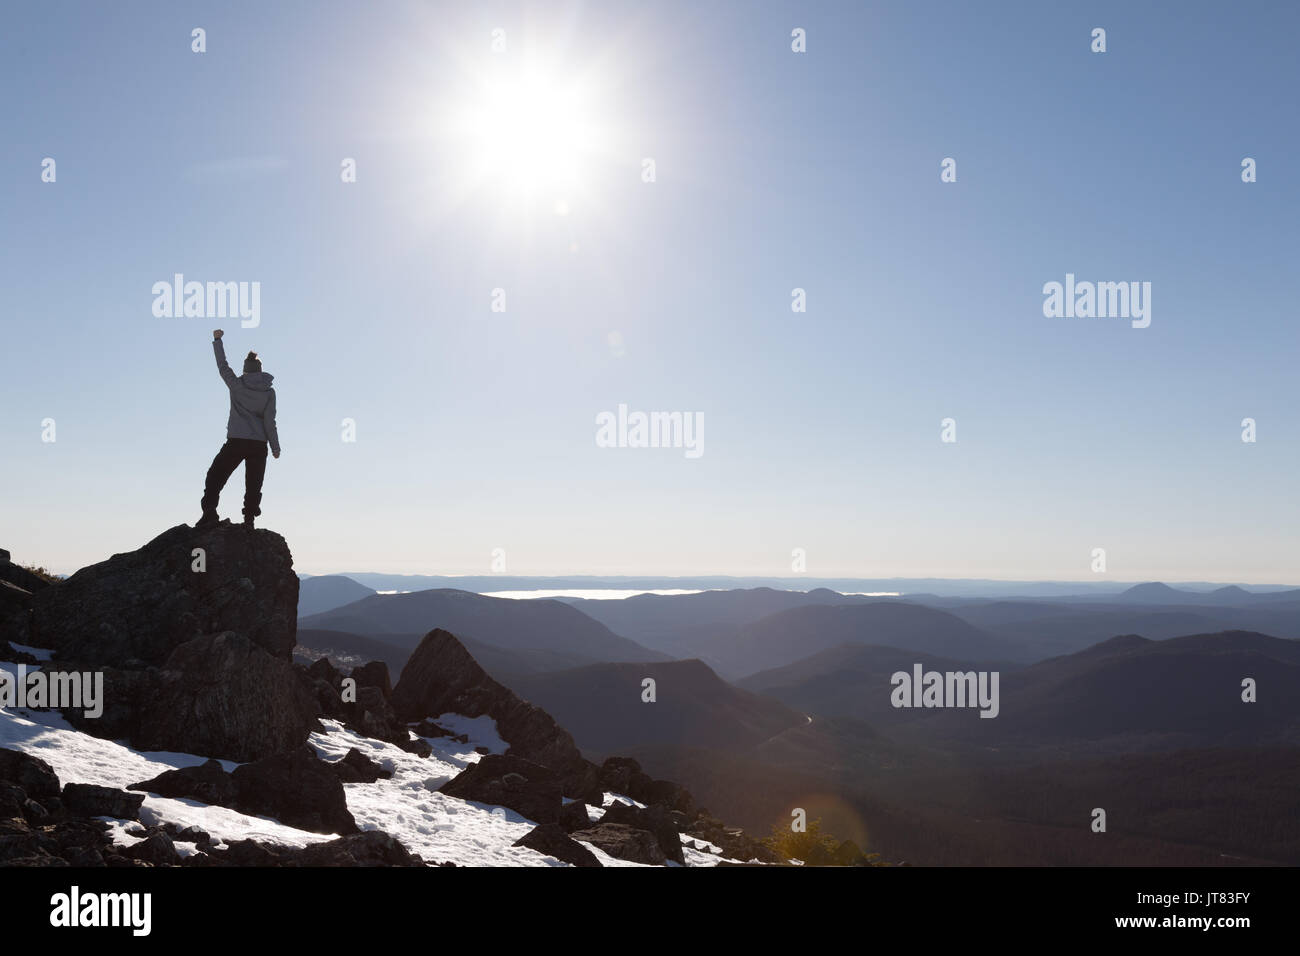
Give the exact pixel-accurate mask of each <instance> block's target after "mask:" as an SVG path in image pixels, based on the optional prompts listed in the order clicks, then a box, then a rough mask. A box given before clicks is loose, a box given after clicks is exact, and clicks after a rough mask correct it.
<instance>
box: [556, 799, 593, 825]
mask: <svg viewBox="0 0 1300 956" xmlns="http://www.w3.org/2000/svg"><path fill="white" fill-rule="evenodd" d="M560 826H561V827H562V828H563V829H564V832H565V833H572V832H573V831H574V830H585V829H587V827H589V826H591V814H590V813H588V812H587V805H586V804H585V803H583V802H582V801H581V800H571V801H570V802H568V803H566V804H565V805H564V806H562V807H561V808H560Z"/></svg>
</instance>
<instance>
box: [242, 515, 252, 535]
mask: <svg viewBox="0 0 1300 956" xmlns="http://www.w3.org/2000/svg"><path fill="white" fill-rule="evenodd" d="M244 527H245V528H247V529H248V530H249V531H252V530H253V516H252V515H244Z"/></svg>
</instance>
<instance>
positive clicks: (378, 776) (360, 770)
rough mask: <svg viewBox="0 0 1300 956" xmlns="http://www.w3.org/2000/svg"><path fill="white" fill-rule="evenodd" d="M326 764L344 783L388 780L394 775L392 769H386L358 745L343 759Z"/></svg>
mask: <svg viewBox="0 0 1300 956" xmlns="http://www.w3.org/2000/svg"><path fill="white" fill-rule="evenodd" d="M325 766H327V767H329V768H330V769H331V770H332V771H334V774H335V775H336V776H337V777H338V778H339V781H340V782H342V783H374V782H375V781H376V780H387V779H388V778H389V777H391V776H392V775H393V772H392V771H391V770H385V769H384V768H383V767H381V766H379V764H377V763H375V762H374V761H373V760H371V759H370V758H369V757H367V756H366V755H365V754H363V753H362V752H361V751H360V750H358V749H357V748H356V747H353V748H352V749H351V750H349V751H348V753H347V756H345V757H344V758H343V759H342V760H336V761H334V762H332V763H326V764H325Z"/></svg>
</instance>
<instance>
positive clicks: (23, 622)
mask: <svg viewBox="0 0 1300 956" xmlns="http://www.w3.org/2000/svg"><path fill="white" fill-rule="evenodd" d="M31 614H32V595H31V592H30V591H26V590H24V589H23V588H20V587H18V586H17V585H16V584H10V583H9V582H8V581H0V634H3V635H4V640H2V641H0V660H6V661H12V662H13V663H15V664H30V663H31V661H24V660H20V659H19V658H18V657H16V656H14V655H16V654H18V653H19V652H18V651H15V650H14V649H13V648H11V647H9V642H10V641H15V642H17V643H19V644H30V643H31V634H30V631H31V627H30V620H31Z"/></svg>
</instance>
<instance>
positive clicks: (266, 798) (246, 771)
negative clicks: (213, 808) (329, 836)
mask: <svg viewBox="0 0 1300 956" xmlns="http://www.w3.org/2000/svg"><path fill="white" fill-rule="evenodd" d="M230 776H231V779H232V780H234V783H235V799H236V802H237V806H236V809H237V810H241V811H243V812H244V813H254V814H260V815H263V816H268V817H274V818H275V819H277V820H279V821H280V822H281V823H283V824H285V825H286V826H291V827H297V828H298V829H300V830H311V831H312V832H313V833H341V834H348V833H357V832H358V830H357V824H356V821H355V820H354V819H353V818H352V814H351V813H350V812H349V811H348V801H347V797H346V796H344V793H343V784H342V783H341V782H340V781H339V778H338V775H337V774H335V773H334V772H333V771H332V770H330V768H329V765H328V764H326V763H325V762H324V761H322V760H321V759H320V758H319V757H317V756H316V753H315V751H313V750H312V749H311V748H310V747H308V746H306V745H303V746H302V747H298V748H295V749H294V750H292V751H290V752H288V753H285V754H277V755H276V756H274V757H267V758H266V759H265V760H256V761H254V762H253V763H247V764H244V765H243V766H241V767H236V768H235V772H234V773H232V774H231V775H230Z"/></svg>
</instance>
